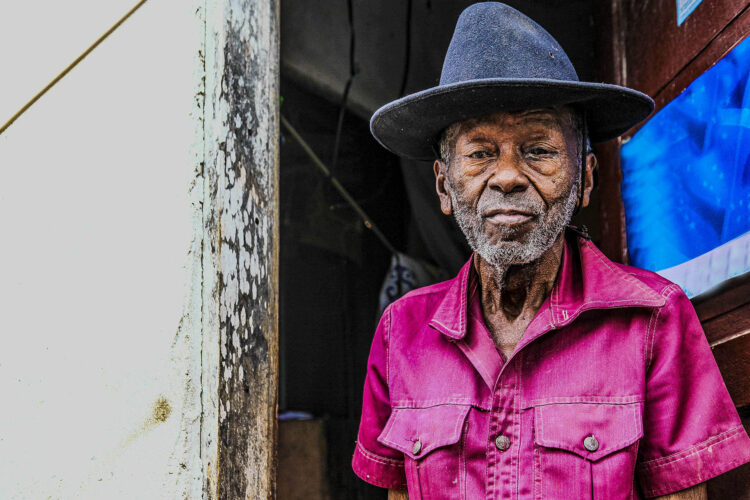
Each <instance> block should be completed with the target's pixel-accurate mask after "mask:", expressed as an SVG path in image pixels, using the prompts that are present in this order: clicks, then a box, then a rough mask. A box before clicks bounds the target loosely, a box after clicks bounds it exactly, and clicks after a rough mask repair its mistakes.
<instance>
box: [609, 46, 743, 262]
mask: <svg viewBox="0 0 750 500" xmlns="http://www.w3.org/2000/svg"><path fill="white" fill-rule="evenodd" d="M749 76H750V38H747V39H745V40H744V41H743V42H742V43H740V44H739V45H738V46H736V47H735V48H734V49H733V50H732V51H731V52H730V53H729V54H727V55H726V56H725V57H724V58H722V59H721V60H720V61H719V62H718V63H717V64H716V65H715V66H714V67H712V68H711V69H709V70H708V71H707V72H706V73H704V74H703V75H701V76H700V77H699V78H697V79H696V80H695V81H694V82H693V83H691V84H690V86H689V87H688V88H687V89H686V90H685V91H684V92H683V93H682V94H680V95H679V96H678V97H677V98H676V99H674V100H673V101H672V102H670V103H669V104H668V105H667V106H665V107H664V108H663V109H662V110H661V111H659V112H658V113H657V114H656V115H654V116H653V117H652V118H651V119H650V120H649V122H648V123H647V124H646V125H644V126H643V127H642V128H641V129H640V130H639V131H638V132H637V133H636V134H635V135H634V136H633V137H632V138H631V140H630V141H628V142H627V143H625V144H624V145H623V146H622V149H621V155H622V170H623V183H622V198H623V202H624V204H625V215H626V229H627V237H628V250H629V253H630V261H631V264H633V265H635V266H638V267H643V268H645V269H650V270H652V271H660V270H663V269H666V268H670V267H673V266H676V265H679V264H682V263H684V262H686V261H689V260H691V259H693V258H695V257H698V256H700V255H702V254H705V253H707V252H709V251H711V250H712V249H714V248H716V247H718V246H719V245H721V244H723V243H726V242H728V241H729V240H732V239H733V238H736V237H738V236H741V235H743V234H745V233H747V232H748V231H750V78H749Z"/></svg>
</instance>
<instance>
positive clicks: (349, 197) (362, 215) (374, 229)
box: [281, 115, 398, 254]
mask: <svg viewBox="0 0 750 500" xmlns="http://www.w3.org/2000/svg"><path fill="white" fill-rule="evenodd" d="M281 124H282V125H283V126H284V128H286V130H287V131H288V132H289V135H291V136H292V138H293V139H294V140H295V141H297V143H298V144H299V145H300V146H301V147H302V150H303V151H304V152H305V153H306V154H307V156H308V157H309V158H310V159H311V160H312V162H313V164H314V165H315V166H316V167H318V169H319V170H320V171H321V172H323V175H324V176H325V177H326V178H327V179H328V180H329V181H330V182H331V184H333V187H334V188H336V191H338V192H339V194H340V195H341V196H342V197H343V198H344V200H346V202H347V203H348V204H349V205H350V206H351V207H352V208H353V209H354V211H355V212H357V215H359V217H360V218H361V219H362V222H363V223H364V225H365V227H366V228H367V229H369V230H371V231H372V232H373V233H374V234H375V236H377V238H378V239H379V240H380V241H381V243H383V245H384V246H385V247H386V248H387V249H388V250H389V251H390V252H391V253H393V254H398V251H397V250H396V247H394V246H393V245H392V244H391V242H390V241H388V238H386V237H385V235H384V234H383V232H382V231H381V230H380V228H379V227H378V226H377V225H376V224H375V223H374V222H373V221H372V219H371V218H370V216H369V215H367V212H365V211H364V209H362V207H361V206H360V205H359V203H357V201H356V200H355V199H354V198H353V197H352V195H351V194H349V191H347V190H346V188H345V187H344V186H343V185H342V184H341V182H339V180H338V179H337V178H336V177H334V176H333V174H332V173H331V170H330V169H329V168H328V167H326V165H325V164H324V163H323V162H322V161H321V159H320V158H318V155H316V154H315V152H314V151H313V150H312V148H311V147H310V145H309V144H307V141H305V140H304V139H303V138H302V136H301V135H299V132H297V130H296V129H295V128H294V127H293V126H292V124H291V123H289V120H287V119H286V117H284V115H281Z"/></svg>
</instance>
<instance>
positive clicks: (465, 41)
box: [440, 2, 578, 86]
mask: <svg viewBox="0 0 750 500" xmlns="http://www.w3.org/2000/svg"><path fill="white" fill-rule="evenodd" d="M497 78H507V79H545V80H564V81H573V82H577V81H578V75H577V74H576V71H575V68H573V64H572V63H571V62H570V59H568V56H567V54H565V51H564V50H563V49H562V47H561V46H560V44H559V43H558V42H557V40H555V39H554V38H553V37H552V35H550V34H549V33H548V32H547V31H546V30H545V29H544V28H542V27H541V26H539V25H538V24H537V23H535V22H534V21H532V20H531V19H530V18H528V17H527V16H525V15H524V14H522V13H520V12H519V11H517V10H516V9H514V8H512V7H509V6H507V5H505V4H502V3H499V2H483V3H477V4H474V5H471V6H469V7H467V8H466V10H464V11H463V12H462V13H461V16H460V17H459V18H458V22H457V23H456V29H455V31H454V32H453V38H452V39H451V43H450V45H449V46H448V52H447V53H446V55H445V60H444V62H443V71H442V73H441V75H440V85H441V86H442V85H450V84H453V83H458V82H465V81H471V80H484V79H497Z"/></svg>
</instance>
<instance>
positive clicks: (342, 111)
mask: <svg viewBox="0 0 750 500" xmlns="http://www.w3.org/2000/svg"><path fill="white" fill-rule="evenodd" d="M346 8H347V18H348V20H349V78H347V80H346V85H345V86H344V94H343V95H342V96H341V104H340V105H339V119H338V122H337V123H336V139H335V141H334V143H333V158H332V159H331V170H332V171H334V172H335V171H336V165H338V161H339V150H340V148H341V131H342V129H343V127H344V115H346V105H347V103H348V101H349V91H350V90H351V88H352V82H353V81H354V77H355V76H356V75H357V63H356V60H355V57H354V47H355V35H354V7H353V5H352V0H347V2H346Z"/></svg>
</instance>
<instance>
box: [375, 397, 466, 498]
mask: <svg viewBox="0 0 750 500" xmlns="http://www.w3.org/2000/svg"><path fill="white" fill-rule="evenodd" d="M470 408H471V407H470V406H459V405H439V406H431V407H428V408H396V409H394V410H393V411H392V412H391V416H390V418H389V419H388V423H387V424H386V426H385V428H384V429H383V432H382V433H381V434H380V436H379V437H378V441H379V442H380V443H382V444H384V445H385V446H388V447H390V448H393V449H396V450H398V451H400V452H402V453H403V454H404V459H405V468H406V481H407V484H408V488H409V498H410V499H418V498H429V499H442V498H446V499H449V498H450V499H456V498H465V482H466V472H465V471H466V467H465V463H464V449H463V440H462V436H465V435H466V432H467V429H466V425H467V418H466V416H467V414H468V413H469V410H470Z"/></svg>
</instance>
